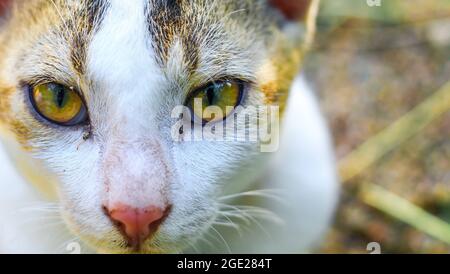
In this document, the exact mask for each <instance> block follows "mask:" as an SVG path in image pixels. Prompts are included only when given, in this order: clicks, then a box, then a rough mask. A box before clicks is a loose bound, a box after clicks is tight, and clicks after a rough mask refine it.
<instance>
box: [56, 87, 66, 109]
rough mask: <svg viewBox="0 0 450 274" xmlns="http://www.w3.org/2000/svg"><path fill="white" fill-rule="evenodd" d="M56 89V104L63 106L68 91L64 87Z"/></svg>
mask: <svg viewBox="0 0 450 274" xmlns="http://www.w3.org/2000/svg"><path fill="white" fill-rule="evenodd" d="M54 89H55V91H54V92H55V93H56V94H55V100H56V105H57V106H58V107H59V108H62V107H63V106H64V103H65V102H64V101H65V100H64V99H66V92H65V90H64V88H62V87H54Z"/></svg>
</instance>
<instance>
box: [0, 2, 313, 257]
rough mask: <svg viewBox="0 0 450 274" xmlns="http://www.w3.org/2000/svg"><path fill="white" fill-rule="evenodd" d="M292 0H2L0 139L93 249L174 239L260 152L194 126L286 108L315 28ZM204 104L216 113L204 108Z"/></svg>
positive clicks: (169, 243)
mask: <svg viewBox="0 0 450 274" xmlns="http://www.w3.org/2000/svg"><path fill="white" fill-rule="evenodd" d="M2 2H4V3H6V1H2ZM292 2H297V4H294V5H293V6H290V4H289V3H288V1H231V0H230V1H210V0H208V1H206V0H195V1H164V0H133V1H122V0H98V1H89V0H82V1H71V0H65V1H63V0H54V1H47V0H34V1H8V3H7V4H8V8H7V9H4V10H3V22H2V23H1V24H2V25H0V95H1V97H0V128H1V129H2V130H1V131H0V132H2V136H3V139H5V140H9V141H10V142H12V143H14V144H17V147H18V149H17V150H15V151H14V153H15V154H20V157H21V159H26V161H23V162H26V163H29V164H28V165H26V166H25V167H24V165H25V164H21V168H22V169H26V172H25V171H24V172H23V173H26V174H33V176H32V177H33V178H30V180H31V181H32V182H34V183H36V182H37V183H36V184H39V185H40V186H39V187H40V188H41V189H42V190H43V189H44V188H45V189H55V192H57V193H58V201H59V202H60V204H61V207H62V216H63V218H64V220H65V222H66V223H67V226H68V228H69V229H70V230H72V231H73V232H74V233H75V234H76V235H77V236H79V237H80V238H81V239H83V240H84V241H85V242H86V243H87V244H89V245H91V246H92V247H94V248H95V249H97V250H101V251H107V252H134V251H139V252H150V253H158V252H176V251H179V250H182V249H183V248H184V247H185V246H187V245H188V244H189V243H191V242H193V241H195V239H197V238H198V237H200V236H201V235H202V233H203V232H205V231H206V230H207V229H208V228H209V227H210V225H211V224H212V222H213V221H214V219H215V218H216V214H217V206H218V202H217V201H218V197H220V196H221V195H223V192H224V189H225V188H230V187H231V188H232V189H236V190H238V189H240V188H244V187H245V184H246V183H247V181H248V180H249V179H244V178H251V177H252V176H251V175H252V174H251V173H252V172H253V171H252V170H255V169H256V167H257V166H261V165H260V164H261V162H262V161H263V160H262V159H264V158H265V155H264V153H261V150H260V146H259V143H258V142H248V141H223V140H222V141H217V140H211V139H207V138H206V139H205V138H200V139H196V140H195V141H190V140H189V137H191V136H190V135H191V134H192V135H195V134H197V133H199V132H200V134H201V132H202V130H203V129H204V128H205V126H206V125H215V126H218V127H219V126H222V125H224V124H227V125H233V124H237V123H238V122H235V120H234V119H231V118H230V117H233V115H235V114H238V112H239V111H243V110H242V109H244V108H246V107H252V106H253V107H256V106H267V105H273V106H279V107H280V108H281V112H282V110H283V106H284V104H285V100H286V98H287V93H288V90H289V88H290V85H291V82H292V80H293V78H294V76H295V74H296V72H297V69H298V67H299V65H300V62H301V58H302V52H303V46H304V44H305V41H306V40H307V39H309V38H308V36H309V35H310V33H311V30H312V25H311V24H307V23H303V21H302V22H293V21H292V19H293V18H294V17H295V18H297V17H298V18H300V19H304V18H305V17H304V14H305V13H306V12H307V11H308V7H310V6H309V2H310V1H291V3H292ZM315 4H317V3H315ZM312 6H314V5H312ZM280 11H281V12H280ZM294 11H295V12H294ZM288 19H290V20H288ZM195 102H197V103H198V102H200V111H198V110H194V106H195ZM204 105H210V106H211V107H213V108H214V107H215V110H218V111H219V112H220V111H222V112H223V113H219V114H217V113H216V114H214V115H211V116H209V117H206V118H205V117H200V119H199V117H198V116H201V114H202V113H205V112H203V108H202V107H203V106H204ZM180 106H186V108H185V109H187V110H188V112H184V114H183V115H180V114H181V113H178V114H176V113H175V115H174V109H176V108H177V107H180ZM197 106H198V105H197ZM226 106H227V107H231V108H230V109H228V110H226V108H225V107H226ZM237 106H239V107H241V110H238V109H235V110H234V109H233V107H237ZM189 116H191V117H189ZM198 120H200V122H199V121H198ZM180 121H183V123H182V124H183V125H184V126H182V127H174V125H176V124H177V123H179V122H180ZM249 121H257V120H255V119H253V120H252V119H249ZM250 123H252V122H250ZM245 124H246V123H244V124H240V125H239V126H245ZM247 124H248V123H247ZM187 125H188V126H187ZM190 125H195V126H192V128H191V126H190ZM187 127H189V130H188V128H187ZM213 131H214V130H213ZM186 132H189V134H187V133H186ZM16 158H18V157H16ZM249 173H250V174H249ZM255 173H256V172H255ZM44 174H45V175H44ZM50 182H51V183H50Z"/></svg>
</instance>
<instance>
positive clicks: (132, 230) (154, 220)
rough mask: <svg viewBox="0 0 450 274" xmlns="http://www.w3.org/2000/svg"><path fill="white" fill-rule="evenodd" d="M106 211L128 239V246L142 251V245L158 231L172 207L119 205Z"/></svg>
mask: <svg viewBox="0 0 450 274" xmlns="http://www.w3.org/2000/svg"><path fill="white" fill-rule="evenodd" d="M105 211H106V214H107V215H108V217H109V218H110V219H111V220H112V221H113V223H114V224H115V225H116V226H117V227H118V228H119V230H120V232H121V233H122V234H123V235H124V237H125V238H126V239H127V241H128V244H129V245H130V246H131V247H133V248H134V249H140V246H141V244H142V243H144V242H145V241H146V240H147V239H149V238H151V236H153V234H155V232H156V231H157V230H158V227H159V225H160V224H161V223H162V222H163V221H164V219H165V218H166V217H167V215H168V214H169V211H170V207H167V208H165V209H160V208H158V207H154V206H149V207H144V208H135V207H131V206H128V205H123V204H118V205H115V206H113V207H106V206H105Z"/></svg>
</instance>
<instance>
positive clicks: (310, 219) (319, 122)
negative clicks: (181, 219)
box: [0, 80, 338, 253]
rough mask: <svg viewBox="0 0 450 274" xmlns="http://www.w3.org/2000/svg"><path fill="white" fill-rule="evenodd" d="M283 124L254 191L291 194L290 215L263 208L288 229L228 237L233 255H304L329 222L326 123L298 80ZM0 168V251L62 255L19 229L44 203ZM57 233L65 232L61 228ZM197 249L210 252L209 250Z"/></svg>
mask: <svg viewBox="0 0 450 274" xmlns="http://www.w3.org/2000/svg"><path fill="white" fill-rule="evenodd" d="M285 119H286V120H285V130H284V135H283V139H282V143H281V144H282V147H281V150H280V152H279V153H278V155H277V157H276V159H275V161H274V162H273V163H272V165H271V166H270V168H269V172H267V173H268V176H267V178H268V180H267V181H266V182H263V184H257V185H256V186H255V188H257V189H260V188H264V187H269V188H284V189H287V190H288V193H291V194H292V195H291V196H289V197H288V198H289V200H287V201H288V202H287V203H286V204H288V205H289V207H287V208H288V209H290V210H287V211H286V209H287V208H286V207H282V208H280V207H278V206H277V203H274V204H269V206H268V208H269V209H271V210H274V211H278V212H279V213H280V215H281V216H283V217H284V219H285V220H289V221H288V223H287V224H288V226H273V227H271V226H266V230H268V231H270V234H271V237H268V236H267V235H266V234H265V233H263V231H262V230H261V228H260V227H258V226H255V225H254V226H253V227H252V228H250V231H251V233H250V234H249V235H246V236H245V237H244V236H243V237H240V236H239V234H237V233H234V234H233V233H231V235H234V239H233V237H230V238H227V242H228V245H229V246H230V249H231V251H232V252H259V253H264V252H296V251H297V252H301V251H305V250H307V249H308V248H310V247H311V246H313V245H314V244H316V243H318V241H319V240H320V239H321V236H323V234H324V233H325V232H326V230H327V227H328V225H329V222H330V221H331V217H332V215H333V211H334V208H335V204H336V202H337V196H338V195H337V194H338V185H337V179H336V173H335V167H334V157H333V152H332V149H331V145H330V144H331V143H330V138H329V133H328V130H327V128H326V125H325V122H324V120H323V118H322V116H321V115H320V112H319V109H318V106H317V103H316V100H315V98H314V96H313V94H312V92H311V91H310V89H309V88H307V86H306V85H305V84H304V81H303V80H297V81H296V84H295V85H294V88H293V90H292V96H291V98H290V103H289V108H288V112H287V116H286V118H285ZM0 163H1V164H0V174H2V180H0V188H1V189H2V191H0V195H1V197H0V201H1V202H2V204H1V207H0V218H1V219H2V220H5V221H3V222H2V223H1V230H2V232H1V233H0V251H1V252H4V253H9V252H24V253H27V252H66V251H65V249H64V248H61V247H64V243H65V242H66V241H67V240H68V239H70V237H66V238H65V239H64V238H63V239H61V240H59V242H58V239H49V237H47V236H46V235H48V233H49V231H48V230H47V229H44V230H36V231H33V230H30V229H28V228H29V226H28V225H26V224H23V223H22V221H23V218H24V217H23V216H25V215H23V214H22V215H21V214H18V213H17V212H18V211H17V209H20V208H22V207H23V206H24V205H27V204H28V205H29V204H35V203H36V204H38V203H42V202H45V201H43V200H42V198H40V197H39V195H37V194H36V193H35V192H34V191H33V190H32V189H31V188H30V187H29V186H28V185H27V184H26V183H25V182H24V181H23V180H22V179H21V178H20V177H19V176H18V175H17V174H16V172H15V171H14V170H13V168H12V166H11V164H10V163H9V160H8V159H7V158H6V157H5V155H4V153H0ZM263 177H264V176H263ZM5 190H8V191H5ZM19 213H20V212H19ZM37 214H39V215H38V216H37V217H39V216H42V213H37ZM28 216H30V215H28ZM41 225H45V220H44V221H40V222H37V223H36V224H35V226H41ZM57 233H58V234H65V233H67V232H66V231H65V229H64V228H63V227H60V228H59V231H58V232H57ZM216 245H217V246H216V247H217V250H222V251H223V252H228V249H227V248H225V246H224V244H223V243H221V242H219V244H217V243H216ZM55 247H58V248H59V249H58V248H55ZM52 248H55V249H52ZM202 248H205V251H208V250H209V251H211V249H210V248H209V247H208V246H203V247H202ZM208 248H209V249H208ZM217 250H215V251H216V252H217ZM84 251H85V252H86V250H84ZM195 251H201V250H198V249H197V250H195Z"/></svg>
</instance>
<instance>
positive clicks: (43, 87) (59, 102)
mask: <svg viewBox="0 0 450 274" xmlns="http://www.w3.org/2000/svg"><path fill="white" fill-rule="evenodd" d="M30 100H31V103H32V105H33V107H34V109H35V110H36V112H37V113H38V114H39V115H40V116H42V117H43V118H44V119H46V120H48V121H49V122H52V123H54V124H57V125H60V126H76V125H80V124H82V123H85V122H86V121H87V120H88V112H87V108H86V106H85V104H84V102H83V99H82V98H81V97H80V95H79V94H78V93H77V92H76V91H75V90H74V89H73V88H69V87H66V86H63V85H60V84H56V83H48V84H40V85H36V86H33V87H31V88H30Z"/></svg>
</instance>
